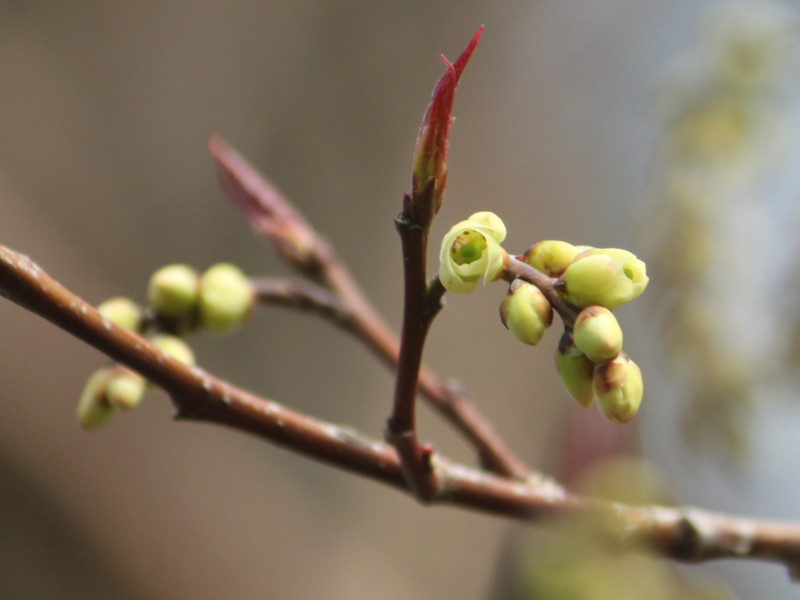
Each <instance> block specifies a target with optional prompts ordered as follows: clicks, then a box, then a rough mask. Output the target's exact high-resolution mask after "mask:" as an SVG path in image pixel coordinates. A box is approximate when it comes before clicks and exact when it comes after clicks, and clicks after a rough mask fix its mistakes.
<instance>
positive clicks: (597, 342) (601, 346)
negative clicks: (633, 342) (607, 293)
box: [572, 306, 622, 362]
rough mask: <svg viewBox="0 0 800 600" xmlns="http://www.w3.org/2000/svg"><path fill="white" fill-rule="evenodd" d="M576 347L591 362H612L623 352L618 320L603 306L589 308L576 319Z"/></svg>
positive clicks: (574, 335)
mask: <svg viewBox="0 0 800 600" xmlns="http://www.w3.org/2000/svg"><path fill="white" fill-rule="evenodd" d="M572 336H573V338H574V339H575V345H576V346H577V347H578V350H580V351H581V352H583V353H584V354H585V355H586V356H587V357H588V358H589V360H591V361H594V362H603V361H605V360H611V359H612V358H614V357H615V356H616V355H617V354H619V353H620V351H621V350H622V328H620V326H619V323H618V322H617V318H616V317H615V316H614V313H612V312H611V311H610V310H608V309H607V308H604V307H602V306H587V307H586V308H584V309H583V310H582V311H581V312H580V313H579V314H578V317H577V318H576V319H575V326H574V328H573V333H572Z"/></svg>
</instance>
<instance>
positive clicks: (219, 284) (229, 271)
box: [199, 263, 255, 332]
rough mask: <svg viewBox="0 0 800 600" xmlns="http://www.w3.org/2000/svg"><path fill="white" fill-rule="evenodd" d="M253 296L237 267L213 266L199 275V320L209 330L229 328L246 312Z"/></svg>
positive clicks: (240, 321)
mask: <svg viewBox="0 0 800 600" xmlns="http://www.w3.org/2000/svg"><path fill="white" fill-rule="evenodd" d="M254 298H255V294H254V292H253V286H252V285H251V284H250V280H249V279H248V278H247V277H246V276H245V274H244V273H242V271H241V269H239V267H237V266H235V265H231V264H228V263H220V264H218V265H214V266H213V267H211V268H210V269H208V271H206V272H205V273H203V276H202V277H200V302H199V310H200V323H202V325H203V326H204V327H205V328H207V329H209V330H211V331H215V332H224V331H230V330H231V329H233V328H234V327H236V326H237V325H239V324H240V323H242V322H243V321H244V320H245V319H246V318H247V316H248V315H249V314H250V310H251V309H252V308H253V301H254Z"/></svg>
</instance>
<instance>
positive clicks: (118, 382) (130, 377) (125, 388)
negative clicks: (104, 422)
mask: <svg viewBox="0 0 800 600" xmlns="http://www.w3.org/2000/svg"><path fill="white" fill-rule="evenodd" d="M146 388H147V382H146V381H145V379H144V377H142V376H141V375H139V374H138V373H136V372H134V371H131V370H130V369H127V368H125V367H117V368H115V369H113V370H112V374H111V377H110V378H109V379H108V382H107V383H106V400H107V401H108V403H109V404H110V405H111V406H112V407H114V408H121V409H123V410H130V409H132V408H136V407H137V406H139V403H140V402H141V401H142V398H143V397H144V392H145V389H146Z"/></svg>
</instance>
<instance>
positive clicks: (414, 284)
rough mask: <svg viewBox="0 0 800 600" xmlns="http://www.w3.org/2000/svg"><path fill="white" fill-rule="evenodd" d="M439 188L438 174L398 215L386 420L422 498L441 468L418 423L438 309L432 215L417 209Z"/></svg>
mask: <svg viewBox="0 0 800 600" xmlns="http://www.w3.org/2000/svg"><path fill="white" fill-rule="evenodd" d="M435 189H436V179H435V178H432V179H431V180H430V181H429V182H428V185H427V186H426V187H425V189H424V190H423V191H422V193H421V194H420V195H421V196H425V197H423V198H411V197H409V196H406V198H405V201H404V203H403V212H402V213H401V214H400V215H399V216H398V217H397V219H396V221H395V224H396V226H397V231H398V233H399V234H400V240H401V243H402V252H403V323H402V326H401V330H400V353H399V356H398V359H397V376H396V378H395V388H394V401H393V404H392V412H391V414H390V415H389V418H388V419H387V421H386V437H387V440H388V441H389V442H390V443H391V444H392V445H393V446H394V447H395V448H397V452H398V454H399V455H400V458H401V461H402V463H403V470H404V472H405V474H406V478H407V479H408V482H409V485H410V487H411V489H412V490H413V491H414V493H415V495H416V496H417V498H419V499H420V500H422V501H428V500H430V499H432V498H433V497H434V496H435V494H436V492H437V474H436V473H435V472H434V465H433V463H432V458H433V448H432V447H431V446H429V445H422V444H420V443H419V441H418V439H417V423H416V403H417V386H418V382H419V372H420V369H421V367H422V351H423V348H424V346H425V339H426V337H427V334H428V330H429V328H430V326H431V323H432V322H433V317H434V316H435V314H436V311H434V310H431V309H430V308H429V305H428V302H427V300H428V299H429V296H428V283H427V279H426V274H425V265H426V262H427V254H428V227H429V224H430V218H422V219H420V220H416V219H418V214H417V213H418V212H419V211H415V210H414V207H418V206H433V194H434V190H435ZM415 195H416V194H415ZM431 214H432V213H431Z"/></svg>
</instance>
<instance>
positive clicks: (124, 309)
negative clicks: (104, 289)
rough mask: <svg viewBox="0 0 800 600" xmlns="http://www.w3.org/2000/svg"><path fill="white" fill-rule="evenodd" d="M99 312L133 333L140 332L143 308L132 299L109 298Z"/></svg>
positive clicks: (121, 297) (99, 307)
mask: <svg viewBox="0 0 800 600" xmlns="http://www.w3.org/2000/svg"><path fill="white" fill-rule="evenodd" d="M97 310H98V311H99V312H100V314H101V315H103V316H104V317H105V318H106V319H108V320H109V321H111V322H113V323H115V324H117V325H119V326H120V327H124V328H126V329H130V330H131V331H138V330H139V327H140V326H141V324H142V308H141V306H139V305H138V304H137V303H136V302H134V301H133V300H131V299H130V298H125V297H123V296H119V297H117V298H109V299H108V300H106V301H105V302H103V303H101V304H100V306H98V307H97Z"/></svg>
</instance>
